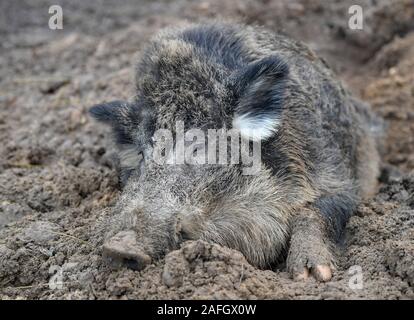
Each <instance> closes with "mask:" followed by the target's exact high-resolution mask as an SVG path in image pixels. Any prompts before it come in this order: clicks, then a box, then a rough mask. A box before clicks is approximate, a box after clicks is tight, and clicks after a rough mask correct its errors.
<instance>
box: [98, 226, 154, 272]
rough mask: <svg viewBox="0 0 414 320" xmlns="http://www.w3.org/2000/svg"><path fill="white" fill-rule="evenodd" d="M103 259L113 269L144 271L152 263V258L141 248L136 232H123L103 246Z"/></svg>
mask: <svg viewBox="0 0 414 320" xmlns="http://www.w3.org/2000/svg"><path fill="white" fill-rule="evenodd" d="M102 255H103V259H104V260H105V261H106V263H107V264H108V265H109V266H110V267H111V268H112V269H120V268H122V267H127V268H129V269H132V270H138V271H139V270H142V269H144V268H145V267H146V266H147V265H149V264H150V263H151V260H152V259H151V257H150V256H149V255H148V254H146V253H145V252H144V251H143V250H142V249H141V248H139V246H138V243H137V240H136V234H135V232H134V231H122V232H120V233H118V234H116V235H115V236H113V237H112V238H110V239H109V240H107V241H106V242H105V243H104V245H103V250H102Z"/></svg>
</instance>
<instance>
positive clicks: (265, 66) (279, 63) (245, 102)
mask: <svg viewBox="0 0 414 320" xmlns="http://www.w3.org/2000/svg"><path fill="white" fill-rule="evenodd" d="M288 74H289V69H288V66H287V64H286V63H285V62H284V61H283V60H281V59H280V58H279V57H278V56H270V57H267V58H264V59H262V60H260V61H258V62H255V63H252V64H250V65H248V66H247V67H246V68H244V69H243V70H241V72H240V73H239V74H238V75H237V76H236V80H235V83H234V88H233V90H234V94H235V96H236V99H237V105H236V109H235V113H234V118H233V128H236V129H239V130H240V134H241V135H242V136H245V137H252V138H253V140H260V139H263V140H265V139H268V138H270V137H271V136H272V135H273V134H274V133H275V132H276V131H277V128H278V125H279V123H280V120H281V114H282V111H283V102H284V95H285V87H286V83H287V79H288Z"/></svg>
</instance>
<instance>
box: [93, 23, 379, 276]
mask: <svg viewBox="0 0 414 320" xmlns="http://www.w3.org/2000/svg"><path fill="white" fill-rule="evenodd" d="M136 70H137V71H136V96H135V98H134V99H133V101H113V102H109V103H102V104H99V105H96V106H94V107H92V108H91V111H90V112H91V114H92V115H93V117H94V118H96V119H97V120H100V121H103V122H105V123H107V124H109V125H110V126H111V127H112V129H113V132H114V135H115V139H116V142H117V145H118V147H119V163H120V177H121V180H122V183H123V185H124V189H123V192H122V196H120V199H119V201H118V203H117V205H116V206H115V207H114V208H113V210H114V211H113V212H114V216H113V219H112V221H111V223H110V224H109V227H108V233H107V236H106V240H105V242H104V245H103V254H104V257H105V258H106V259H107V260H108V261H109V262H111V263H113V264H115V265H127V266H129V267H131V268H135V269H141V268H143V267H145V266H146V265H147V264H149V263H150V262H151V261H153V260H154V259H159V258H160V257H162V256H163V255H165V254H166V253H167V252H168V251H170V250H174V249H176V248H178V247H179V246H180V243H182V242H183V241H186V240H189V239H192V240H193V239H202V240H205V241H209V242H214V243H218V244H220V245H223V246H227V247H230V248H233V249H237V250H239V251H240V252H241V253H242V254H243V255H244V256H245V257H246V259H247V260H248V261H249V262H250V263H251V264H252V265H254V266H257V267H258V268H268V267H270V266H272V265H273V264H274V263H275V262H277V261H279V260H280V259H281V258H283V257H286V256H287V260H286V265H287V269H288V271H289V272H290V273H291V274H292V276H293V277H294V278H295V279H304V278H307V277H309V276H310V275H312V276H314V277H315V278H316V279H318V280H320V281H327V280H329V279H331V277H332V272H333V270H334V267H335V252H336V250H335V244H336V243H337V241H338V239H339V238H340V236H341V234H342V233H343V230H344V227H345V225H346V222H347V220H348V219H349V217H350V215H351V214H352V213H353V212H354V210H355V208H356V206H357V204H358V202H359V201H361V199H364V198H367V197H370V196H371V195H372V194H373V193H374V192H375V188H376V181H377V175H378V171H379V169H378V167H379V155H378V141H379V139H380V136H381V121H380V119H379V118H377V117H376V116H375V115H374V114H373V113H372V112H371V111H370V109H369V106H367V105H366V104H365V103H363V102H361V101H359V100H358V99H356V98H354V97H352V96H351V94H350V93H349V92H348V91H347V90H345V89H344V88H343V86H342V85H341V83H340V81H338V80H337V79H336V78H335V76H334V75H333V72H332V71H331V70H330V69H329V67H328V66H327V64H326V63H325V61H324V60H322V59H320V58H318V57H317V56H316V55H315V53H314V52H313V51H312V50H310V49H309V48H308V47H307V46H306V45H304V44H303V43H301V42H298V41H294V40H292V39H289V38H287V37H285V36H282V35H279V34H274V33H271V32H268V31H266V30H264V29H262V28H260V27H252V26H242V25H237V24H222V23H211V24H202V25H189V26H186V27H182V28H169V29H166V30H163V31H161V32H160V33H159V34H158V35H156V36H155V37H154V38H153V39H152V40H151V41H150V43H149V44H148V46H147V47H146V49H145V50H144V52H143V53H142V55H141V59H140V61H139V63H138V67H137V69H136ZM192 129H196V130H198V131H197V132H198V133H197V134H205V136H207V135H208V134H209V133H210V132H211V130H224V132H225V133H224V134H225V135H226V134H228V132H227V131H225V130H233V131H232V132H233V133H234V130H236V132H239V133H240V137H236V138H235V139H232V141H233V142H234V141H236V142H237V143H239V142H240V144H241V143H242V142H243V141H244V142H246V141H247V144H245V145H247V148H248V150H247V151H246V150H245V153H246V152H247V154H252V153H256V154H257V153H258V152H257V151H259V154H260V158H259V164H260V169H259V170H256V171H255V172H254V173H253V174H246V173H245V172H244V169H245V167H246V165H245V164H243V163H242V162H241V161H239V162H238V163H237V161H234V162H232V161H229V160H228V158H227V162H226V161H220V163H217V161H216V162H215V163H213V162H209V161H201V162H202V163H201V164H200V161H198V162H197V161H195V162H191V161H184V162H179V163H178V162H177V159H178V156H177V152H178V151H177V150H178V149H180V148H181V150H184V151H185V155H186V156H185V157H184V158H185V159H184V160H189V159H192V158H191V157H192V156H194V157H196V156H197V153H198V151H199V150H200V149H201V148H204V147H205V148H207V149H208V154H209V156H210V155H212V157H213V158H214V157H215V155H217V153H219V151H220V150H219V149H220V147H219V146H218V145H217V144H216V143H210V141H209V142H208V143H207V142H206V141H205V140H203V139H201V138H200V137H199V136H197V134H196V136H197V140H196V142H195V143H197V141H198V149H197V147H195V148H194V143H192V144H191V145H189V142H191V139H190V141H188V140H185V141H184V142H180V147H179V146H178V144H177V143H178V140H179V136H182V132H178V131H185V132H187V131H188V130H192ZM159 132H164V133H165V132H170V133H171V134H170V136H169V137H168V139H172V140H174V142H175V144H174V145H173V146H172V147H164V151H163V152H161V153H160V152H159V148H158V146H157V143H159V142H160V139H158V138H157V139H155V138H154V137H155V136H156V135H157V134H158V133H159ZM221 132H223V131H221ZM167 136H168V135H167ZM185 137H187V136H186V135H185ZM209 137H210V136H209ZM164 140H165V139H164ZM224 140H225V141H226V140H227V139H226V137H225V139H224ZM164 142H165V141H164ZM193 142H194V141H193ZM237 143H236V144H237ZM254 146H256V147H257V146H258V148H259V149H257V150H256V151H255V150H254ZM157 148H158V149H157ZM188 148H190V151H188ZM191 148H193V149H191ZM245 149H246V148H245ZM251 149H253V151H252V150H251ZM157 150H158V151H157ZM203 150H204V149H203ZM223 150H224V151H223ZM221 151H223V152H224V153H222V154H224V155H228V156H230V155H232V152H234V153H233V155H240V154H241V153H242V150H241V149H237V150H236V151H234V150H233V151H230V150H229V149H228V148H227V147H224V149H222V150H221ZM221 151H220V152H221ZM156 152H158V153H157V154H158V156H160V155H162V154H163V155H164V156H165V159H164V162H162V161H161V162H160V161H157V159H156V157H154V154H155V153H156ZM188 154H189V155H190V157H187V155H188ZM191 154H193V155H191ZM204 157H207V155H204V154H201V157H199V158H198V159H199V160H200V159H201V160H204V159H205V158H204ZM174 160H175V161H174ZM209 160H211V159H210V158H209Z"/></svg>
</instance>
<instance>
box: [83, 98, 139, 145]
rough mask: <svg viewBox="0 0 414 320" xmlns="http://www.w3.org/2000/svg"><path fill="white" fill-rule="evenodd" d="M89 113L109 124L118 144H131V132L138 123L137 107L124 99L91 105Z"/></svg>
mask: <svg viewBox="0 0 414 320" xmlns="http://www.w3.org/2000/svg"><path fill="white" fill-rule="evenodd" d="M89 112H90V114H91V115H92V116H93V117H94V118H95V119H96V120H98V121H101V122H104V123H107V124H109V125H110V126H111V127H112V130H113V132H114V134H115V140H116V142H117V143H118V144H120V145H129V144H133V138H132V134H133V132H134V130H136V128H137V127H138V125H139V122H140V119H139V118H140V115H139V110H138V108H137V107H136V106H135V105H133V104H130V103H128V102H126V101H112V102H107V103H102V104H98V105H95V106H93V107H92V108H91V109H90V110H89Z"/></svg>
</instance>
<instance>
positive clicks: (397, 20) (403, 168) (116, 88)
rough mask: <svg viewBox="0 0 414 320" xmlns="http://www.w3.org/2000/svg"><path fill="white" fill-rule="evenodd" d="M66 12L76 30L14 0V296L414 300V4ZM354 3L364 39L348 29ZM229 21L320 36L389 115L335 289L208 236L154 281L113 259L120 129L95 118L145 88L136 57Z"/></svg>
mask: <svg viewBox="0 0 414 320" xmlns="http://www.w3.org/2000/svg"><path fill="white" fill-rule="evenodd" d="M59 3H60V4H61V5H62V7H63V14H64V22H63V23H64V29H63V30H56V31H52V30H49V29H48V19H49V15H48V8H49V5H51V4H52V3H50V1H29V0H26V1H1V2H0V12H1V13H0V15H1V19H0V35H1V40H2V41H1V42H0V299H106V298H111V299H127V298H128V299H130V298H138V299H142V298H144V299H156V298H168V299H178V298H235V299H237V298H248V299H256V298H260V299H262V298H265V299H276V298H284V299H298V298H304V299H350V298H368V299H378V298H380V299H414V72H413V71H414V1H412V0H396V1H391V0H377V1H374V0H372V1H369V0H364V1H357V0H353V1H339V0H338V1H322V0H320V1H318V0H312V1H309V0H303V1H301V0H294V1H288V0H286V1H282V0H279V1H273V0H262V1H253V0H252V1H238V2H237V3H236V2H233V1H229V0H211V1H204V2H192V1H184V0H176V1H165V3H164V2H163V1H136V2H135V1H131V0H128V1H122V3H121V4H120V2H118V1H116V0H105V1H80V0H79V1H57V0H55V1H53V4H59ZM351 4H360V5H362V7H363V8H364V18H365V19H364V29H363V30H362V31H361V30H359V31H357V30H354V31H353V30H350V29H349V28H348V27H347V23H348V18H349V15H348V7H349V6H350V5H351ZM222 18H225V19H235V20H238V21H244V22H245V23H248V24H261V25H265V26H267V27H268V28H270V29H272V30H274V31H277V32H283V33H285V34H288V35H291V36H293V37H295V38H297V39H301V40H304V41H306V42H307V43H308V44H309V45H310V46H311V47H312V48H313V49H315V50H316V51H317V52H318V53H319V54H320V55H321V56H323V57H324V58H325V59H326V60H327V61H328V63H329V64H330V65H331V66H332V68H333V69H334V70H335V71H336V72H337V74H338V76H339V77H340V78H342V79H343V80H344V82H345V84H346V85H347V86H348V87H349V88H350V90H351V91H353V92H354V93H355V94H356V95H358V96H361V97H362V98H363V99H365V100H366V101H368V102H370V103H371V104H372V106H373V108H374V109H375V110H376V111H377V112H378V113H379V114H381V115H382V116H384V118H385V119H386V120H387V123H388V127H389V129H388V135H387V139H386V141H385V147H384V157H383V165H382V167H383V169H382V174H381V177H380V187H379V190H378V194H377V195H376V196H375V198H374V199H372V200H371V201H369V202H366V203H364V204H361V205H360V206H359V208H358V211H357V212H356V214H355V216H354V217H352V219H351V221H350V223H349V225H348V227H347V230H346V234H345V236H344V239H343V243H342V246H341V247H342V252H341V258H340V262H339V265H338V269H337V271H336V272H335V275H334V277H333V280H332V281H331V282H329V283H317V282H316V281H314V280H312V279H310V280H308V281H307V282H294V281H292V280H291V279H290V278H289V276H288V274H287V273H286V271H285V270H284V268H283V266H280V267H279V268H278V269H275V270H257V269H255V268H253V267H252V266H250V265H249V264H248V263H247V262H246V260H245V259H244V258H243V256H242V255H241V254H240V253H238V252H236V251H233V250H229V249H227V248H223V247H219V246H217V245H209V244H206V243H203V242H190V243H186V244H185V245H183V247H182V248H181V249H180V250H177V251H174V252H172V253H170V254H169V255H167V257H166V258H165V259H163V260H161V261H158V262H157V263H155V264H152V265H150V266H148V267H147V268H146V269H144V270H143V271H141V272H136V271H131V270H128V269H123V270H120V271H111V270H109V269H108V268H107V267H106V265H105V264H103V262H102V259H101V255H100V244H101V227H100V221H102V219H103V218H104V217H105V216H106V215H108V210H104V209H105V208H106V207H108V206H110V205H112V204H114V202H115V201H116V199H117V197H118V196H119V193H120V191H119V187H118V180H117V176H116V174H115V171H114V168H113V160H112V159H113V152H114V148H113V145H112V142H111V139H110V138H109V136H108V131H107V129H106V128H104V127H103V126H101V125H99V124H97V123H95V122H93V121H91V119H90V118H89V117H88V115H87V109H88V107H90V106H91V105H93V104H95V103H98V102H101V101H104V100H113V99H114V98H118V99H120V98H129V97H131V96H133V95H134V92H133V77H134V74H133V66H134V63H135V61H136V59H137V57H138V56H139V54H140V49H141V48H142V46H143V45H144V44H145V41H146V40H147V39H148V38H149V37H150V36H151V35H153V34H154V33H155V32H156V31H157V30H159V29H160V28H162V27H166V26H173V25H178V24H182V23H184V22H185V21H202V20H204V19H222ZM352 266H360V267H361V270H362V272H363V274H362V275H363V278H362V279H363V283H362V284H363V287H362V288H360V289H355V288H354V289H351V288H350V286H349V281H350V280H351V274H350V273H349V268H351V267H352ZM352 270H353V269H352ZM61 280H62V281H63V284H62V285H60V284H59V281H61Z"/></svg>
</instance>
